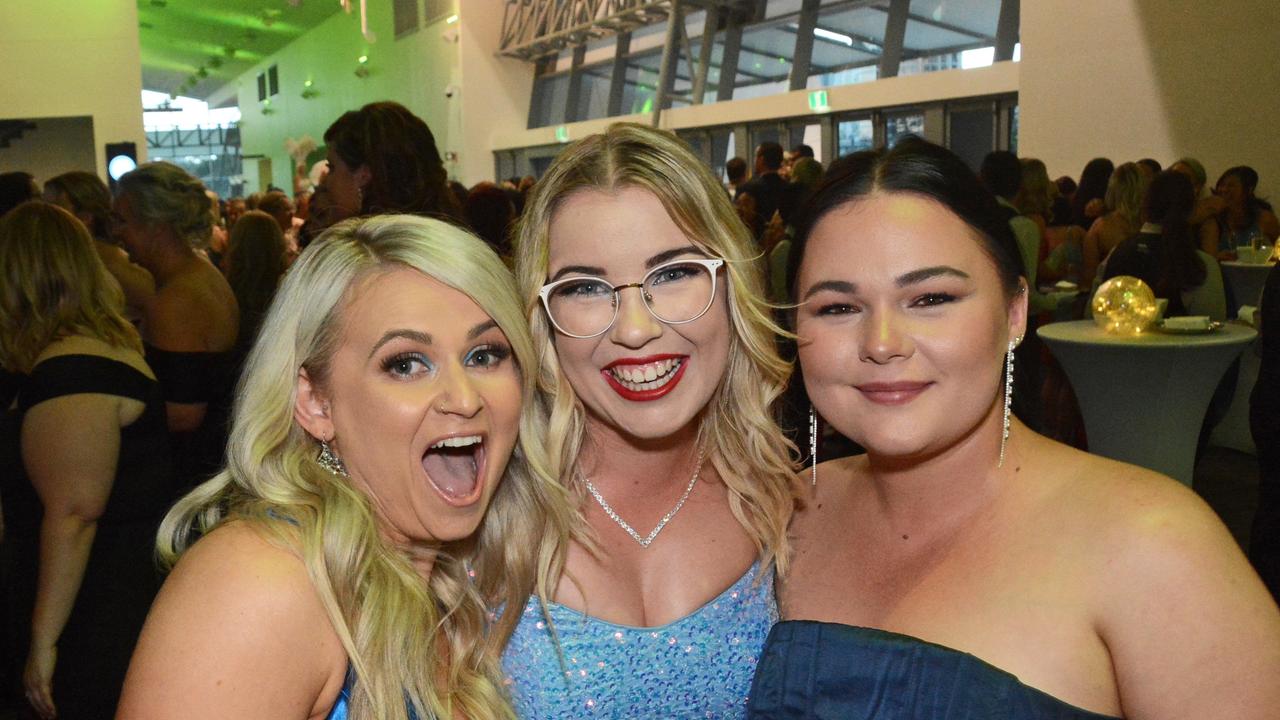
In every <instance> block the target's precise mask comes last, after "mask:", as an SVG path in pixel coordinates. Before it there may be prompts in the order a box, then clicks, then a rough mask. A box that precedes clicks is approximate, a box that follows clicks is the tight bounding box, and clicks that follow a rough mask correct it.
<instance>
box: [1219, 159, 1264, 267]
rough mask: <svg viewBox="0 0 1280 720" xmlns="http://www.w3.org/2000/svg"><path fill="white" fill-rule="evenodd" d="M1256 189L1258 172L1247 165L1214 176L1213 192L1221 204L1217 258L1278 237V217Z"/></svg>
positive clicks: (1230, 256) (1233, 254)
mask: <svg viewBox="0 0 1280 720" xmlns="http://www.w3.org/2000/svg"><path fill="white" fill-rule="evenodd" d="M1257 189H1258V173H1257V171H1256V170H1254V169H1253V168H1251V167H1249V166H1248V165H1237V166H1236V167H1233V168H1228V169H1227V171H1226V172H1224V173H1222V176H1221V177H1219V178H1218V183H1217V185H1215V186H1214V194H1215V195H1217V196H1218V197H1220V198H1222V200H1223V203H1224V205H1225V207H1224V208H1223V210H1222V212H1221V213H1219V214H1218V257H1219V258H1225V259H1232V260H1234V259H1235V252H1236V248H1239V247H1250V246H1258V245H1274V244H1275V242H1276V238H1277V237H1280V220H1277V218H1276V214H1275V212H1273V211H1272V209H1271V204H1270V203H1268V202H1267V201H1265V200H1262V199H1260V198H1259V197H1258V196H1257V195H1256V194H1255V192H1256V191H1257Z"/></svg>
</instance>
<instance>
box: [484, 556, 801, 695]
mask: <svg viewBox="0 0 1280 720" xmlns="http://www.w3.org/2000/svg"><path fill="white" fill-rule="evenodd" d="M757 580H758V582H757ZM549 611H550V616H551V620H552V621H553V623H554V625H555V630H556V634H557V636H558V638H559V641H560V647H561V649H562V651H563V665H562V664H561V658H560V655H558V654H557V653H556V646H555V643H554V641H553V640H552V637H551V628H550V627H549V626H548V624H547V622H546V620H547V618H546V617H545V616H544V615H543V612H542V608H541V606H540V605H539V604H538V601H537V598H530V600H529V602H528V604H527V605H525V607H524V610H523V616H522V617H521V618H520V624H519V625H518V626H517V627H516V631H515V634H514V635H513V636H512V638H511V642H510V643H509V644H508V645H507V649H506V652H505V653H504V654H503V658H502V660H503V669H504V670H505V671H506V674H507V677H508V683H509V689H510V690H511V696H512V702H513V703H514V705H515V708H516V713H517V714H518V715H519V716H520V717H522V718H528V719H529V720H535V719H536V720H544V719H546V718H556V719H557V720H562V719H564V718H588V717H590V718H693V717H697V718H742V717H744V715H745V713H746V703H747V691H748V688H749V687H750V685H751V676H752V673H753V672H754V671H755V667H756V661H757V659H758V658H759V656H760V649H761V648H762V647H763V646H764V641H765V638H766V637H767V636H768V634H769V628H770V627H771V626H772V625H773V624H774V623H775V622H777V619H778V607H777V604H776V602H775V601H774V596H773V573H772V571H770V572H768V573H764V574H761V573H760V572H759V568H758V566H756V565H753V566H752V567H751V568H750V569H749V570H747V573H746V574H745V575H743V576H742V577H741V578H740V579H739V580H738V581H737V582H735V583H734V584H733V585H732V586H730V587H729V588H728V589H727V590H725V591H724V592H723V593H721V594H720V595H719V596H718V597H716V598H715V599H714V600H712V601H711V602H709V603H707V604H706V605H703V606H702V607H701V608H699V609H698V610H697V611H695V612H694V613H693V614H691V615H689V616H687V617H684V618H681V619H679V620H676V621H675V622H673V623H670V624H668V625H660V626H657V627H632V626H627V625H616V624H614V623H610V622H606V621H604V620H599V619H597V618H593V617H590V616H588V615H584V614H582V613H580V612H577V611H575V610H572V609H570V608H567V607H564V606H562V605H557V604H555V603H550V604H549Z"/></svg>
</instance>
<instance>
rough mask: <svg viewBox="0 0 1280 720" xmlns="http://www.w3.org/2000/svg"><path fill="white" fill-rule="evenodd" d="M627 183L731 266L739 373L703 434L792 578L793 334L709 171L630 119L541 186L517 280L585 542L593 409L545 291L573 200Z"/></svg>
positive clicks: (770, 557)
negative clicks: (552, 248) (562, 346)
mask: <svg viewBox="0 0 1280 720" xmlns="http://www.w3.org/2000/svg"><path fill="white" fill-rule="evenodd" d="M627 187H634V188H639V189H642V190H645V191H647V192H650V193H652V194H653V195H654V196H655V197H657V198H658V200H659V201H661V203H662V205H663V207H664V208H666V211H667V214H668V215H670V216H671V219H672V221H674V222H675V223H676V225H677V226H678V227H679V228H680V229H681V230H682V231H683V232H684V234H685V235H686V236H687V237H688V238H689V240H690V242H692V243H693V244H694V245H696V246H698V247H699V248H701V249H702V250H704V251H705V252H707V253H708V254H709V255H712V256H714V257H718V258H723V259H724V260H725V261H726V263H725V268H726V273H727V282H726V285H727V286H728V292H727V297H728V304H729V322H730V325H731V326H732V330H733V332H732V333H731V335H730V341H729V366H728V368H727V371H726V376H725V380H724V382H722V383H721V385H720V386H719V387H718V388H717V389H716V392H715V395H714V396H713V397H712V399H711V401H710V403H709V405H708V409H707V412H706V413H705V414H704V416H703V419H702V421H701V427H700V428H699V432H698V439H699V442H700V443H701V445H702V447H704V448H705V449H706V453H707V456H708V457H709V458H710V461H711V463H712V464H713V466H714V467H715V469H716V472H717V473H718V474H719V476H720V477H721V478H723V480H724V483H725V484H726V485H727V486H728V488H729V507H730V509H731V510H732V512H733V515H734V517H735V518H737V520H738V522H739V523H741V524H742V526H743V528H744V529H746V531H747V534H748V535H749V536H750V537H751V539H752V541H753V542H754V543H755V545H756V548H757V550H758V551H759V554H760V560H761V564H762V565H763V566H765V567H768V566H770V565H771V564H772V565H776V567H777V568H778V571H779V572H780V573H781V572H785V569H786V565H787V557H788V552H787V547H788V546H787V523H788V522H789V520H790V518H791V514H792V510H793V509H794V507H795V504H796V502H797V500H798V499H799V498H800V497H802V491H803V485H802V484H801V483H800V481H799V480H798V479H797V478H796V476H795V466H794V463H793V461H792V459H791V458H792V457H793V453H794V450H795V448H794V446H793V445H792V444H791V443H790V442H789V441H788V440H787V439H786V438H785V436H783V434H782V433H781V432H780V431H779V429H778V427H777V425H776V424H775V423H774V420H773V418H772V414H771V413H772V406H773V404H774V401H775V400H777V399H778V397H779V396H780V395H781V394H782V392H783V390H784V389H785V387H786V383H787V378H788V377H789V376H790V372H791V365H790V363H788V362H786V361H785V360H783V359H782V358H781V357H780V356H779V355H778V352H777V349H776V347H775V344H774V343H775V340H776V338H777V337H778V335H779V334H785V333H784V331H783V330H782V329H781V328H779V327H778V326H777V325H776V324H775V323H774V321H773V319H772V310H773V307H772V306H771V305H770V304H769V302H768V301H767V300H766V294H765V286H764V280H763V275H762V272H761V265H760V261H759V258H758V253H757V252H756V250H755V249H754V242H753V240H752V237H751V233H750V231H749V230H748V229H747V227H746V226H745V225H743V224H742V221H741V220H739V219H738V214H737V212H736V211H735V210H734V207H733V204H732V203H731V202H730V201H729V197H728V194H727V193H725V191H724V187H723V186H721V185H720V183H719V182H718V181H717V180H716V178H715V177H714V176H713V175H712V174H711V171H710V170H709V169H708V168H707V166H706V164H705V163H703V162H702V161H701V160H700V159H699V158H698V157H697V156H696V155H694V154H693V152H692V151H690V150H689V148H688V146H686V145H685V144H684V143H683V142H681V141H680V140H679V139H677V138H676V137H675V136H674V135H672V134H670V133H668V132H665V131H661V130H655V129H653V128H649V127H645V126H643V125H636V124H631V123H615V124H613V125H611V126H609V128H608V129H607V130H606V131H605V132H604V133H602V134H598V135H592V136H590V137H586V138H583V139H582V140H579V141H578V142H576V143H574V144H572V145H570V146H569V147H568V148H566V149H565V150H564V152H562V153H561V154H560V155H559V157H557V158H556V160H555V162H553V163H552V164H551V167H550V168H549V169H548V170H547V173H546V175H544V176H543V178H542V179H541V180H539V181H538V183H537V185H535V186H534V189H533V191H532V193H531V195H530V196H529V199H528V200H527V201H526V203H525V207H524V213H523V215H522V216H521V218H520V221H519V224H518V226H517V230H516V244H517V247H516V278H517V281H518V282H519V284H520V292H521V294H522V295H523V296H524V301H525V311H526V312H527V313H528V318H529V325H530V326H531V328H532V329H533V337H534V342H535V343H536V345H537V347H538V352H539V356H540V357H541V358H542V363H541V365H540V367H539V373H538V389H539V395H538V407H539V410H540V411H541V412H542V414H543V416H544V417H545V419H546V423H547V442H548V454H549V455H550V459H551V463H552V472H553V474H554V475H555V476H556V477H557V478H559V480H560V482H561V483H563V484H564V485H565V487H567V488H569V490H570V491H571V492H572V493H573V494H574V498H575V500H576V501H577V507H578V508H579V516H578V520H579V522H578V523H576V524H575V531H574V532H575V539H577V540H579V541H580V542H582V543H583V544H584V545H586V546H587V547H593V543H592V542H591V537H590V533H589V531H588V530H587V529H586V527H587V526H586V523H585V521H582V518H581V507H582V503H583V501H584V500H585V490H584V488H583V487H582V484H581V483H580V482H579V480H578V473H577V472H576V470H577V462H578V456H579V453H580V451H581V449H582V444H583V441H584V439H585V436H586V413H585V410H584V408H583V406H582V401H581V400H580V399H579V398H578V396H577V394H576V393H574V391H573V387H572V385H571V384H570V383H569V380H568V378H566V376H565V374H564V372H563V371H562V370H561V368H560V362H559V359H558V357H557V354H556V345H555V337H554V332H553V328H552V327H551V324H550V322H549V321H548V319H547V317H546V315H545V313H544V312H543V310H542V307H541V305H540V303H539V299H538V290H539V288H540V287H541V286H542V285H543V284H544V283H546V281H547V271H548V267H547V264H548V256H549V247H548V245H549V237H548V232H549V228H550V226H551V220H552V217H553V216H554V215H555V213H556V211H557V210H558V209H559V207H560V205H561V204H562V203H563V202H564V201H565V200H566V198H568V197H570V196H572V195H573V194H575V193H578V192H585V191H592V190H594V191H599V192H605V193H612V192H616V191H618V190H620V189H622V188H627ZM556 554H557V565H556V569H557V570H562V569H563V555H564V548H563V547H558V548H556Z"/></svg>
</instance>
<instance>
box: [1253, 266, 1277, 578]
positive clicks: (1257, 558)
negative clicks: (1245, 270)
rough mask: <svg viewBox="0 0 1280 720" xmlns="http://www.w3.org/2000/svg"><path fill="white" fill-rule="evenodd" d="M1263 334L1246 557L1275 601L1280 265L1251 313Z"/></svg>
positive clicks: (1255, 391) (1256, 390)
mask: <svg viewBox="0 0 1280 720" xmlns="http://www.w3.org/2000/svg"><path fill="white" fill-rule="evenodd" d="M1255 317H1256V318H1258V320H1257V326H1258V334H1259V335H1260V336H1261V338H1262V343H1261V344H1262V362H1261V364H1260V366H1259V368H1258V382H1257V383H1256V384H1255V385H1254V386H1253V392H1252V394H1251V395H1250V396H1249V429H1250V431H1251V432H1252V434H1253V443H1254V445H1255V446H1256V447H1257V448H1258V471H1259V473H1258V509H1257V511H1256V513H1255V514H1254V516H1253V527H1252V530H1251V532H1250V533H1249V561H1250V562H1252V563H1253V567H1254V568H1255V569H1256V570H1257V571H1258V574H1259V575H1261V576H1262V581H1263V582H1264V583H1266V585H1267V588H1268V589H1269V590H1270V591H1271V597H1272V598H1274V599H1275V600H1276V602H1280V265H1276V266H1273V267H1272V268H1271V271H1270V272H1269V273H1267V283H1266V285H1265V287H1264V288H1263V290H1262V303H1261V306H1260V307H1259V308H1258V313H1257V315H1256V316H1255Z"/></svg>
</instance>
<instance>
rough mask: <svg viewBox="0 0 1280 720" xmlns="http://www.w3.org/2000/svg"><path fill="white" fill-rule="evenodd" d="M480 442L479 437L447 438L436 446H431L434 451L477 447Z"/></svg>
mask: <svg viewBox="0 0 1280 720" xmlns="http://www.w3.org/2000/svg"><path fill="white" fill-rule="evenodd" d="M479 442H480V436H479V435H465V436H463V437H451V438H445V439H443V440H441V441H440V442H438V443H436V444H435V445H432V446H431V449H432V450H435V449H436V448H442V447H455V448H456V447H467V446H468V445H476V444H479Z"/></svg>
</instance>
